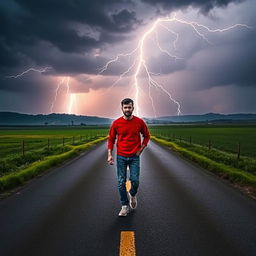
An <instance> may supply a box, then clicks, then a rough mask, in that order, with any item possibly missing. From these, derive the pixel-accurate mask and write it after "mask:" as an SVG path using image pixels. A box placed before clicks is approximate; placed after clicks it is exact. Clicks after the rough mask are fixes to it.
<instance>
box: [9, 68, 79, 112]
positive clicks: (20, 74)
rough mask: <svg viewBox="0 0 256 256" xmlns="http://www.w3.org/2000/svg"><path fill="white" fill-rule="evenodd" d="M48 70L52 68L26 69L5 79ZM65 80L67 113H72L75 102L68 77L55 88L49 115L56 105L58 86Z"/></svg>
mask: <svg viewBox="0 0 256 256" xmlns="http://www.w3.org/2000/svg"><path fill="white" fill-rule="evenodd" d="M49 69H52V67H44V68H41V69H36V68H29V69H27V70H25V71H23V72H22V73H19V74H17V75H10V76H6V78H14V79H16V78H19V77H22V76H24V75H25V74H27V73H29V72H31V71H33V72H37V73H44V72H46V71H48V70H49ZM65 80H66V87H67V98H69V106H68V113H69V114H71V113H72V107H73V105H74V102H75V101H76V95H75V94H73V93H70V92H69V91H70V85H69V82H70V77H64V78H62V79H61V81H60V82H59V83H58V85H57V88H56V90H55V96H54V99H53V101H52V104H51V107H50V111H51V113H52V112H53V108H54V104H55V103H56V100H57V96H58V92H59V89H60V86H61V85H62V84H63V83H64V81H65Z"/></svg>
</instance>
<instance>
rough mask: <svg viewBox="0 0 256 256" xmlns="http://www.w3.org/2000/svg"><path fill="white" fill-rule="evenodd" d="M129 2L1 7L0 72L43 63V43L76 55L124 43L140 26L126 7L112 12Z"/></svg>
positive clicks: (58, 0) (59, 0)
mask: <svg viewBox="0 0 256 256" xmlns="http://www.w3.org/2000/svg"><path fill="white" fill-rule="evenodd" d="M126 2H128V4H129V1H125V0H123V1H118V0H110V1H105V0H94V1H85V0H76V1H75V0H73V1H63V0H55V1H51V0H41V1H32V0H31V1H29V0H22V1H20V0H16V1H14V0H10V1H7V3H3V4H2V5H1V6H0V23H1V24H2V25H1V28H0V57H1V63H0V68H5V69H6V68H7V70H8V67H12V66H13V67H15V66H19V65H20V64H21V62H22V64H25V63H26V61H27V62H28V61H29V60H30V61H31V63H35V64H38V63H40V62H42V61H41V60H40V59H39V56H40V51H42V50H43V49H41V48H40V47H39V44H40V43H41V42H47V43H48V44H49V48H51V47H55V48H57V49H58V50H59V51H60V52H63V53H71V54H73V53H85V52H90V51H91V50H92V49H94V48H99V47H101V46H103V45H104V44H106V43H112V42H117V41H121V40H124V39H125V38H126V36H125V34H126V33H127V32H129V31H130V30H131V29H134V28H135V27H136V26H137V25H138V24H139V23H140V22H139V21H138V20H137V18H136V14H135V12H133V11H130V10H128V9H124V8H123V7H122V8H120V9H117V10H116V9H115V10H111V7H112V8H114V7H115V5H120V3H126ZM3 24H4V25H3ZM79 26H80V27H82V29H83V28H84V27H85V29H84V31H79ZM86 26H87V28H88V30H86ZM29 47H37V52H38V54H37V55H35V54H34V55H32V54H30V53H29V52H28V51H27V49H28V48H29ZM44 54H48V52H47V51H46V52H45V51H44ZM55 64H56V63H55ZM48 65H51V63H48ZM54 68H55V67H54ZM56 69H58V68H57V66H56Z"/></svg>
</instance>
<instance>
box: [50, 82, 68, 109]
mask: <svg viewBox="0 0 256 256" xmlns="http://www.w3.org/2000/svg"><path fill="white" fill-rule="evenodd" d="M64 80H65V77H64V78H62V79H61V81H60V82H59V83H58V85H57V88H56V90H55V97H54V99H53V102H52V104H51V109H50V112H51V113H53V107H54V105H55V102H56V100H57V96H58V92H59V89H60V86H61V85H62V84H63V83H64Z"/></svg>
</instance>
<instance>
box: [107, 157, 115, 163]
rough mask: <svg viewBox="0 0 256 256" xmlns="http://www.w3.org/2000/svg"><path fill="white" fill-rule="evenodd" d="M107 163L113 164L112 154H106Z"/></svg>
mask: <svg viewBox="0 0 256 256" xmlns="http://www.w3.org/2000/svg"><path fill="white" fill-rule="evenodd" d="M108 163H109V164H110V165H113V164H114V158H113V156H112V155H109V156H108Z"/></svg>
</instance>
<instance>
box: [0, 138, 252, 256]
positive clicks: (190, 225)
mask: <svg viewBox="0 0 256 256" xmlns="http://www.w3.org/2000/svg"><path fill="white" fill-rule="evenodd" d="M115 168H116V166H115V165H114V166H109V165H107V163H106V143H105V142H104V143H103V144H101V145H99V146H97V147H96V148H95V149H93V150H91V151H90V152H88V153H87V154H85V155H83V156H81V157H80V158H78V159H75V160H73V161H70V162H68V163H67V164H65V165H64V166H62V167H58V168H55V169H53V170H52V171H51V172H48V173H47V174H45V175H44V176H42V177H40V178H38V179H36V180H34V181H33V182H31V183H29V184H28V185H27V186H26V187H25V188H23V189H22V190H20V191H19V192H17V193H16V194H14V195H12V196H10V197H8V198H5V199H3V200H1V201H0V255H1V256H5V255H13V256H19V255H26V256H28V255H33V256H40V255H44V256H46V255H47V256H48V255H50V256H51V255H54V256H57V255H64V256H65V255H68V256H69V255H81V256H82V255H83V256H85V255H88V256H94V255H111V256H113V255H119V243H120V232H121V231H134V234H135V244H136V255H137V256H144V255H145V256H151V255H152V256H162V255H171V256H173V255H178V256H183V255H186V256H187V255H196V256H198V255H218V256H219V255H232V256H233V255H256V202H255V201H253V200H252V199H249V198H247V197H245V196H244V195H242V194H241V193H240V192H238V191H236V190H234V189H233V188H232V187H230V186H229V185H228V184H226V183H225V182H223V181H221V180H219V179H218V178H216V177H215V176H213V175H212V174H210V173H208V172H207V171H205V170H202V169H200V168H198V167H196V166H195V165H193V164H191V163H189V162H187V161H185V160H183V159H181V158H180V157H177V156H176V155H175V154H173V153H171V152H169V151H168V150H166V149H164V148H162V147H160V146H158V145H156V144H155V143H153V142H152V141H151V142H150V144H149V146H148V148H146V149H145V151H144V152H143V154H142V156H141V183H140V188H139V192H138V208H137V209H136V210H135V211H133V212H131V213H130V214H129V215H128V216H127V217H118V212H119V210H120V205H119V195H118V191H117V181H116V170H115Z"/></svg>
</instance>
